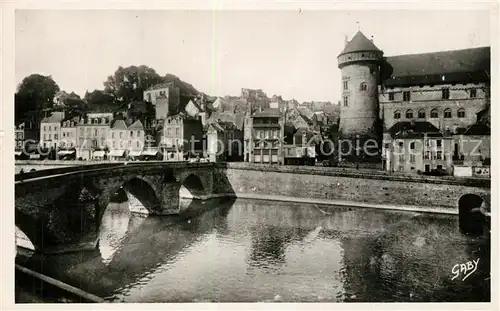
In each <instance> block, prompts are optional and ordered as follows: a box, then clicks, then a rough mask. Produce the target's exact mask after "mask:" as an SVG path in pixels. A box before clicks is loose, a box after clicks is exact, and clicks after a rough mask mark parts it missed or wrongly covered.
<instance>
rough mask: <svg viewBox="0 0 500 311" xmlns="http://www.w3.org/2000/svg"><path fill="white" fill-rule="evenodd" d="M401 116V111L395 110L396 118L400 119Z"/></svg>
mask: <svg viewBox="0 0 500 311" xmlns="http://www.w3.org/2000/svg"><path fill="white" fill-rule="evenodd" d="M399 118H401V112H399V111H394V119H399Z"/></svg>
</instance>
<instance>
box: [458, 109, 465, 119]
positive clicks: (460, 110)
mask: <svg viewBox="0 0 500 311" xmlns="http://www.w3.org/2000/svg"><path fill="white" fill-rule="evenodd" d="M457 116H458V117H459V118H465V109H463V108H460V109H458V112H457Z"/></svg>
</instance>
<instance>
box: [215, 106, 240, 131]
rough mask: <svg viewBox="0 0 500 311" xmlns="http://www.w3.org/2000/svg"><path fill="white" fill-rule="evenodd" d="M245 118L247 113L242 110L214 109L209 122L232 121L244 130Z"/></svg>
mask: <svg viewBox="0 0 500 311" xmlns="http://www.w3.org/2000/svg"><path fill="white" fill-rule="evenodd" d="M244 120H245V114H244V113H242V112H236V113H232V112H228V111H214V112H213V113H212V115H211V116H210V117H209V118H208V120H207V123H212V122H230V123H233V124H234V125H235V126H236V128H238V129H240V130H242V129H243V123H244Z"/></svg>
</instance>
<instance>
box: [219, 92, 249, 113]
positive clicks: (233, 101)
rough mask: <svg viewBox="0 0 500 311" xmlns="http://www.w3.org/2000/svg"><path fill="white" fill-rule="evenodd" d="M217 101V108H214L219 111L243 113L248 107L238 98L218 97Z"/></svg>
mask: <svg viewBox="0 0 500 311" xmlns="http://www.w3.org/2000/svg"><path fill="white" fill-rule="evenodd" d="M217 101H218V106H216V105H214V107H216V109H217V110H219V111H236V112H245V111H246V109H247V106H248V101H247V100H246V99H241V98H239V97H229V96H228V97H223V98H222V97H219V98H218V99H217Z"/></svg>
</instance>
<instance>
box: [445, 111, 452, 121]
mask: <svg viewBox="0 0 500 311" xmlns="http://www.w3.org/2000/svg"><path fill="white" fill-rule="evenodd" d="M444 117H445V118H446V119H449V118H451V109H445V110H444Z"/></svg>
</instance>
